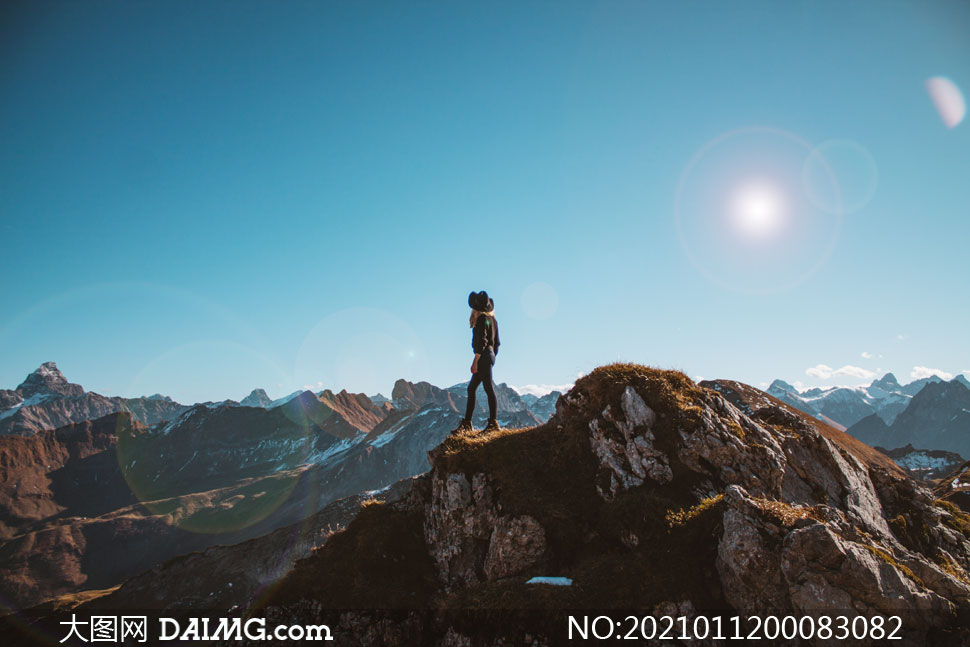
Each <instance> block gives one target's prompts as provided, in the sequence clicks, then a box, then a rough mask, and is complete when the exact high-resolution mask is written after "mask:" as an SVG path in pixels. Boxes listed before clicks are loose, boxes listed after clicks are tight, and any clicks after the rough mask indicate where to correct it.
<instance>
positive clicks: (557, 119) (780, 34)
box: [0, 1, 970, 402]
mask: <svg viewBox="0 0 970 647" xmlns="http://www.w3.org/2000/svg"><path fill="white" fill-rule="evenodd" d="M968 34H970V4H968V3H967V2H911V3H901V2H885V1H878V2H851V3H846V2H830V3H825V2H785V3H777V2H760V3H755V2H731V3H715V2H670V3H661V2H604V3H592V2H578V1H566V2H562V1H557V2H538V1H537V2H526V3H523V2H510V3H495V2H489V3H451V2H448V3H446V2H439V3H423V2H366V3H354V2H306V3H302V2H258V3H252V2H234V3H229V4H227V3H217V2H138V3H131V2H63V3H47V2H44V3H36V2H32V3H9V2H8V3H4V4H3V7H2V9H0V142H2V145H0V270H2V281H0V388H13V387H15V386H17V384H19V383H20V381H21V380H22V379H23V378H24V376H25V375H26V374H27V373H28V372H29V371H31V370H33V369H34V368H36V367H37V366H38V365H39V364H40V363H41V362H43V361H46V360H54V361H56V362H57V363H58V365H59V366H60V368H61V369H62V370H63V371H64V373H65V374H66V375H67V376H68V378H70V379H71V380H72V381H75V382H79V383H81V384H83V385H84V386H85V387H86V388H88V389H91V390H95V391H98V392H101V393H105V394H109V395H128V396H133V395H139V394H149V393H155V392H162V393H165V394H169V395H171V396H173V397H174V398H176V399H177V400H180V401H185V402H193V401H200V400H207V399H222V398H227V397H231V398H235V399H239V398H241V397H243V396H245V395H246V394H247V393H248V392H249V391H250V390H251V389H252V388H254V387H260V386H261V387H264V388H266V390H267V391H268V392H269V393H270V394H271V395H273V396H279V395H282V394H285V393H288V392H290V391H292V390H294V389H297V388H300V387H302V386H304V385H310V386H313V387H314V389H315V390H316V389H318V388H324V387H328V388H336V389H339V388H344V387H346V388H348V389H350V390H353V391H365V392H368V393H374V392H377V391H380V392H383V393H385V394H387V393H389V391H390V389H391V386H392V385H393V382H394V380H395V379H396V378H399V377H404V378H407V379H410V380H428V381H431V382H433V383H436V384H439V385H450V384H454V383H457V382H461V381H463V380H465V379H467V377H468V365H469V364H470V360H471V348H470V331H469V329H468V321H467V320H468V310H467V307H466V298H467V295H468V292H469V291H470V290H473V289H474V290H482V289H485V290H488V292H489V294H490V295H492V296H493V297H494V299H495V302H496V313H497V315H498V318H499V321H500V323H501V331H502V340H503V345H502V349H501V353H500V355H499V361H498V364H497V366H496V368H495V376H496V379H497V381H505V382H509V383H510V384H514V385H518V386H522V385H527V384H535V385H543V384H545V385H557V384H564V383H569V382H572V381H573V380H574V379H575V378H576V376H577V374H580V373H583V372H587V371H589V370H590V369H592V368H593V367H595V366H597V365H600V364H603V363H606V362H609V361H613V360H617V359H622V360H629V361H637V362H642V363H647V364H652V365H657V366H663V367H673V368H680V369H683V370H684V371H686V372H687V373H688V374H689V375H691V376H704V377H708V378H712V377H725V378H733V379H740V380H743V381H747V382H749V383H753V384H759V383H762V382H766V381H769V380H770V379H772V378H775V377H781V378H784V379H787V380H789V381H793V382H794V381H796V380H797V381H799V382H801V383H803V384H805V385H813V384H820V385H824V384H842V383H847V384H855V383H860V382H868V381H870V380H871V376H870V374H875V373H877V372H878V373H880V374H881V373H882V372H885V371H890V370H891V371H894V372H895V373H896V374H897V376H898V377H899V378H900V380H901V381H904V382H905V381H909V380H910V379H911V375H915V374H918V373H920V372H921V371H926V370H930V369H932V370H938V371H943V372H946V373H948V374H952V375H955V374H958V373H960V372H961V371H965V370H970V349H968V343H967V330H968V326H967V322H968V318H970V300H968V297H970V290H968V287H967V281H968V278H970V272H968V269H967V261H966V258H967V243H968V241H970V222H968V216H970V130H968V129H970V125H968V124H967V123H966V122H964V123H960V124H958V125H956V126H954V127H952V128H948V127H947V126H946V125H945V124H944V122H943V120H942V119H941V116H940V114H939V113H938V112H937V110H936V109H935V108H934V104H933V102H932V101H931V100H930V97H929V95H928V94H927V90H926V87H925V83H926V81H927V80H928V79H930V78H932V77H945V78H947V79H949V80H950V81H952V82H953V83H954V84H955V85H956V86H957V87H959V88H962V89H963V91H964V92H966V91H967V90H970V38H968ZM863 353H865V354H866V355H868V357H864V356H863ZM844 367H848V368H844ZM826 368H828V370H826ZM840 369H841V370H840Z"/></svg>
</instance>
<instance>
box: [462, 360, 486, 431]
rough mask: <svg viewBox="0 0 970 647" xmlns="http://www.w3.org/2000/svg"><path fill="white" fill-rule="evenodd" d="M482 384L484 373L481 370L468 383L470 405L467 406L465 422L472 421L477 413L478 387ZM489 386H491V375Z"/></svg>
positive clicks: (473, 374)
mask: <svg viewBox="0 0 970 647" xmlns="http://www.w3.org/2000/svg"><path fill="white" fill-rule="evenodd" d="M481 383H482V371H481V369H479V371H478V372H477V373H472V379H471V380H469V382H468V404H466V405H465V420H469V421H470V420H471V419H472V414H473V413H474V412H475V391H477V390H478V385H479V384H481ZM489 384H491V374H489ZM486 388H491V387H486Z"/></svg>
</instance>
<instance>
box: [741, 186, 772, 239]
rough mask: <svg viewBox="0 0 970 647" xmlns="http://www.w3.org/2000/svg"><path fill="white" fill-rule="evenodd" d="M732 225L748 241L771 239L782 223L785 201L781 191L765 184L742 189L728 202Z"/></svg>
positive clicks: (742, 187)
mask: <svg viewBox="0 0 970 647" xmlns="http://www.w3.org/2000/svg"><path fill="white" fill-rule="evenodd" d="M730 217H731V224H732V225H733V226H734V228H735V229H737V230H738V231H739V232H740V233H741V234H743V235H744V236H747V237H749V238H756V239H765V238H771V237H772V236H774V235H775V234H777V233H778V231H779V230H780V229H781V227H782V225H783V224H784V219H785V200H784V196H783V195H782V193H781V191H779V190H778V189H777V188H776V187H774V186H773V185H771V184H770V183H767V182H762V181H752V182H748V183H746V184H743V185H741V186H740V187H739V188H738V189H737V191H735V193H734V195H733V196H732V198H731V204H730Z"/></svg>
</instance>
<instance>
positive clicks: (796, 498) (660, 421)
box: [265, 365, 970, 645]
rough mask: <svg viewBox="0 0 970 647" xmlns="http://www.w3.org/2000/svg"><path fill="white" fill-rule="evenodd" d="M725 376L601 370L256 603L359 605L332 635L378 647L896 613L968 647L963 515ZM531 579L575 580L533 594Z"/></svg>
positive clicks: (455, 462) (915, 627) (441, 464)
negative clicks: (597, 615)
mask: <svg viewBox="0 0 970 647" xmlns="http://www.w3.org/2000/svg"><path fill="white" fill-rule="evenodd" d="M720 385H721V389H720V390H722V391H725V392H726V394H725V395H722V393H720V392H719V391H718V390H714V389H713V388H712V389H706V388H702V387H699V386H697V385H694V384H693V383H692V382H691V381H690V380H689V379H688V378H687V377H686V376H684V375H683V374H680V373H676V372H673V371H659V370H654V369H648V368H646V367H641V366H636V365H610V366H607V367H601V368H599V369H596V370H595V371H593V372H592V373H590V374H589V375H587V376H585V377H584V378H581V379H580V380H578V381H577V382H576V384H575V386H574V387H573V388H572V389H571V390H570V392H569V393H568V394H566V395H565V396H563V397H562V398H561V399H560V400H559V404H558V406H557V411H556V414H555V415H554V416H553V417H552V418H551V419H550V420H549V421H548V422H547V423H546V424H544V425H540V426H537V427H532V428H528V429H521V430H502V431H499V432H496V433H491V434H487V435H483V434H470V435H466V436H462V437H449V438H447V439H446V440H445V442H444V443H443V444H442V445H441V446H440V447H439V448H437V449H435V450H434V451H433V452H431V454H430V458H431V460H432V465H433V467H432V470H431V472H430V473H429V474H428V475H427V476H425V477H422V478H421V479H418V480H417V481H416V482H415V486H414V490H413V492H412V495H411V497H410V498H409V499H406V500H402V501H400V502H398V503H392V504H386V505H376V506H371V507H368V508H366V509H365V510H364V511H363V512H362V513H361V514H360V515H359V516H358V517H357V518H356V519H355V520H354V521H353V522H352V523H351V524H350V525H349V526H348V527H347V529H346V530H345V531H343V532H341V533H339V534H337V535H334V536H333V537H332V538H331V539H330V540H329V541H328V542H327V544H325V545H324V546H323V547H322V548H321V549H319V550H317V551H315V552H314V553H313V554H312V555H311V556H310V557H308V558H307V559H306V560H303V561H301V562H299V563H298V564H297V566H296V567H295V568H294V570H293V572H292V573H291V574H290V575H289V576H288V577H287V578H286V579H285V580H284V581H283V582H282V583H281V585H280V586H279V588H278V589H276V591H275V594H274V595H273V596H272V597H271V598H270V600H269V601H268V603H267V608H266V609H265V611H266V612H267V613H268V614H269V615H270V617H271V618H272V619H274V620H275V621H281V622H283V621H287V622H313V621H317V622H320V621H326V620H327V619H328V618H333V613H332V612H331V613H328V612H327V611H326V610H327V609H358V611H356V612H351V613H343V614H342V615H341V616H340V617H341V620H340V624H339V627H334V629H335V631H336V632H337V633H338V636H337V639H338V640H344V641H345V642H347V643H348V644H364V645H366V644H377V643H376V642H374V636H373V633H371V631H372V628H373V627H375V626H380V627H382V632H381V635H382V636H383V642H381V643H380V644H384V645H398V644H419V643H420V644H436V643H441V644H463V645H491V644H512V643H516V642H519V641H521V640H522V639H523V638H524V637H525V634H527V633H528V634H529V635H530V636H531V638H529V639H528V640H529V641H533V640H534V641H535V643H534V644H559V642H561V640H560V638H562V637H563V633H564V632H565V626H564V625H565V623H564V622H563V616H562V613H563V612H562V611H557V610H559V609H609V608H618V609H638V610H641V611H639V612H638V613H639V614H640V615H642V614H643V613H647V612H649V611H650V610H653V611H654V612H655V613H658V614H662V613H664V612H666V613H682V614H686V615H688V616H691V615H693V614H695V613H696V614H705V612H706V613H707V614H708V615H710V613H712V612H717V611H718V610H722V609H732V610H736V611H745V612H756V613H762V614H764V613H769V612H771V613H775V614H776V615H783V614H786V613H789V614H790V613H798V614H801V613H805V612H809V611H812V610H825V611H827V612H829V613H831V612H832V611H833V610H835V609H838V610H843V611H845V612H851V613H853V614H855V613H864V614H870V615H871V614H873V613H881V614H884V615H890V614H895V615H900V616H902V617H903V618H904V629H903V632H904V634H905V638H906V640H907V641H908V643H909V644H938V645H943V644H957V641H960V640H965V639H966V638H967V637H968V635H967V628H966V626H965V625H961V624H960V623H959V617H958V613H960V612H962V613H966V612H967V611H968V610H970V584H968V582H970V578H968V576H967V571H968V569H970V542H968V539H970V536H968V533H970V517H967V516H966V515H962V514H961V513H959V512H958V511H957V510H956V509H955V508H953V507H948V506H947V505H943V504H937V503H935V502H934V499H933V497H932V496H931V495H930V493H929V492H928V491H927V490H925V489H923V488H922V487H921V486H919V485H918V484H916V483H915V482H914V481H912V480H911V479H909V478H908V477H906V476H904V475H902V473H901V470H900V468H899V467H898V466H896V465H895V464H894V463H892V462H891V461H890V460H889V459H888V458H887V457H885V456H883V455H881V454H880V453H879V452H876V451H874V450H872V449H871V448H868V447H866V446H865V445H863V444H862V443H860V442H859V441H857V440H856V439H853V438H851V437H850V436H848V435H846V434H843V433H841V432H838V431H837V430H835V429H832V428H827V426H826V425H823V424H822V423H819V422H818V421H811V420H809V419H806V417H805V416H803V415H802V414H800V413H798V412H795V411H793V410H792V409H791V408H789V407H787V406H785V405H779V404H777V401H776V400H774V399H772V398H769V397H767V396H766V395H765V394H763V393H762V392H760V391H758V390H757V389H752V388H751V387H747V386H746V385H738V384H737V383H732V384H726V383H720ZM732 400H734V401H735V402H737V403H738V404H734V403H733V402H732ZM540 575H555V576H565V577H568V578H570V579H571V580H572V581H573V583H574V584H573V586H565V587H548V586H547V587H542V586H535V585H530V584H527V581H528V580H529V578H531V577H533V576H540ZM388 609H407V610H410V611H408V613H407V614H406V615H404V614H394V613H390V612H388V611H382V610H388ZM455 609H464V610H467V611H468V612H466V613H465V614H464V615H461V614H459V615H448V614H447V612H448V611H449V610H455ZM501 609H536V610H540V611H541V610H546V611H549V612H550V613H547V614H545V615H541V614H540V615H538V616H537V615H535V614H533V615H530V616H529V617H528V622H522V617H521V615H515V614H513V613H510V612H507V611H506V612H500V611H497V610H501ZM484 610H493V611H491V612H490V614H491V615H484V616H483V615H480V614H481V612H483V611H484ZM665 610H666V611H665ZM850 610H851V611H850ZM471 611H475V612H479V615H477V616H475V615H469V613H470V612H471ZM476 618H477V619H478V621H476ZM543 618H545V619H546V620H548V624H546V623H544V622H543Z"/></svg>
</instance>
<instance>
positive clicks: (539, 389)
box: [509, 384, 573, 397]
mask: <svg viewBox="0 0 970 647" xmlns="http://www.w3.org/2000/svg"><path fill="white" fill-rule="evenodd" d="M509 387H510V388H511V389H512V390H513V391H515V392H516V393H518V394H519V395H534V396H536V397H542V396H544V395H547V394H549V393H552V392H553V391H559V392H560V393H565V392H566V391H568V390H569V389H571V388H573V385H572V384H526V385H525V386H513V385H511V384H509Z"/></svg>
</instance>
